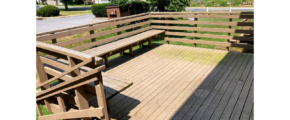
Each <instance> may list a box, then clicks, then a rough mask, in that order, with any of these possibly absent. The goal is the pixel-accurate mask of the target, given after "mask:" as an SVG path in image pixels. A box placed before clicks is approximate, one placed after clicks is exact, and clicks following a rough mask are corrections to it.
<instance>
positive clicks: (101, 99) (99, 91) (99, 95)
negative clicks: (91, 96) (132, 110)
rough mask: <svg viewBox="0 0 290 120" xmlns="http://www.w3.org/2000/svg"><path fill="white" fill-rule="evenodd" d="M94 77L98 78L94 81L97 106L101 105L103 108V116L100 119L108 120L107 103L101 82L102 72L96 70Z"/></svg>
mask: <svg viewBox="0 0 290 120" xmlns="http://www.w3.org/2000/svg"><path fill="white" fill-rule="evenodd" d="M96 77H97V78H98V80H97V81H95V82H94V83H95V89H96V95H97V100H98V105H99V107H103V109H104V116H103V117H102V118H101V119H102V120H110V118H109V114H108V110H107V105H106V97H105V96H106V95H105V91H104V84H103V78H102V73H101V72H98V73H97V74H96Z"/></svg>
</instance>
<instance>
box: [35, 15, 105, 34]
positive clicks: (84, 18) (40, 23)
mask: <svg viewBox="0 0 290 120" xmlns="http://www.w3.org/2000/svg"><path fill="white" fill-rule="evenodd" d="M94 18H95V16H94V15H93V14H88V15H81V16H72V17H66V18H48V19H44V20H37V21H36V33H41V32H47V31H52V30H57V29H63V28H70V27H75V26H79V25H84V24H89V23H97V22H101V21H106V20H107V19H94Z"/></svg>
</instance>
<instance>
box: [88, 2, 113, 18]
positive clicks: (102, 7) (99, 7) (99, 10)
mask: <svg viewBox="0 0 290 120" xmlns="http://www.w3.org/2000/svg"><path fill="white" fill-rule="evenodd" d="M113 4H114V3H102V4H95V5H92V6H91V10H92V13H93V14H94V15H95V16H96V17H107V9H106V6H108V5H113Z"/></svg>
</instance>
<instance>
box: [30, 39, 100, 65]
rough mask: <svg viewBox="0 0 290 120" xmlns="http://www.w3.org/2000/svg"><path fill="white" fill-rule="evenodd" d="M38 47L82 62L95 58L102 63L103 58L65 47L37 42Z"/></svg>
mask: <svg viewBox="0 0 290 120" xmlns="http://www.w3.org/2000/svg"><path fill="white" fill-rule="evenodd" d="M36 47H38V48H42V49H46V50H49V51H52V52H56V53H60V54H64V55H68V56H71V57H75V58H78V59H81V60H87V59H92V58H94V59H95V61H101V60H102V58H100V57H94V56H91V55H88V54H85V53H82V52H79V51H75V50H72V49H67V48H64V47H60V46H56V45H51V44H47V43H43V42H38V41H36Z"/></svg>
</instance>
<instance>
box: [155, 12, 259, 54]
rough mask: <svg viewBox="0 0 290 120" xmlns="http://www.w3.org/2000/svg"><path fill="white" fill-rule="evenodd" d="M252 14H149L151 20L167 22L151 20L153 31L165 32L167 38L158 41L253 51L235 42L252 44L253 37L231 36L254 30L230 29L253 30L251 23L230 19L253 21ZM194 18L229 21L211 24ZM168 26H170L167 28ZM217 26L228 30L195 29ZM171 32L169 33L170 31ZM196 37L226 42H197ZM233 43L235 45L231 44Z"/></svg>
mask: <svg viewBox="0 0 290 120" xmlns="http://www.w3.org/2000/svg"><path fill="white" fill-rule="evenodd" d="M253 14H254V13H253V12H209V13H204V12H196V13H192V12H178V13H176V12H164V13H162V12H160V13H150V16H151V17H152V18H166V19H167V20H165V19H164V20H160V19H159V20H151V23H152V25H151V26H152V28H154V29H164V30H167V32H165V35H166V36H167V37H158V38H157V39H159V40H166V41H167V42H168V43H169V41H176V42H184V43H193V44H196V43H198V44H208V45H217V46H224V47H227V49H228V50H229V48H230V47H239V48H244V49H253V45H247V44H238V43H239V42H237V41H247V42H253V41H254V37H245V36H231V34H232V33H238V34H250V35H253V34H254V30H252V29H232V26H240V27H241V26H245V27H251V28H253V26H254V23H253V22H244V21H242V22H232V19H246V20H249V19H253V18H254V15H253ZM168 18H195V21H190V20H168ZM196 18H223V19H229V22H212V21H197V19H196ZM168 24H170V25H171V26H168ZM199 24H200V25H219V26H229V28H228V29H225V28H205V27H197V25H199ZM184 25H194V26H193V27H184ZM170 30H171V31H170ZM188 31H193V32H194V33H189V32H188ZM197 31H205V32H209V33H210V32H219V33H220V32H224V33H228V35H216V34H202V33H197ZM171 36H190V37H194V39H181V38H176V37H171ZM196 37H201V38H217V39H225V40H226V42H213V41H206V40H197V39H196ZM232 41H235V43H232Z"/></svg>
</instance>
